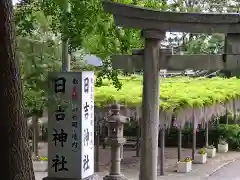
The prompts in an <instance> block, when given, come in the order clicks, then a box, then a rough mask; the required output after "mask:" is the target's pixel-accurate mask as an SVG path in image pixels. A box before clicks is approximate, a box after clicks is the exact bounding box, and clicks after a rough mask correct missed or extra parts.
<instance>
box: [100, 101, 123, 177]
mask: <svg viewBox="0 0 240 180" xmlns="http://www.w3.org/2000/svg"><path fill="white" fill-rule="evenodd" d="M119 112H120V105H118V104H114V105H112V106H111V113H112V114H111V116H110V117H109V118H108V137H107V138H106V142H107V144H109V145H110V146H111V166H110V172H109V175H107V176H105V177H104V178H103V179H104V180H127V178H126V177H125V176H124V175H123V174H121V146H122V145H123V144H124V143H125V142H126V139H125V138H124V137H123V123H125V122H126V117H124V116H121V115H120V113H119Z"/></svg>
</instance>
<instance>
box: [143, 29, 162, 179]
mask: <svg viewBox="0 0 240 180" xmlns="http://www.w3.org/2000/svg"><path fill="white" fill-rule="evenodd" d="M142 35H143V37H144V38H145V49H144V62H143V64H144V66H143V70H144V76H143V102H142V118H143V120H142V121H141V130H142V131H141V141H142V142H141V149H140V152H141V155H140V158H141V163H140V174H139V179H140V180H157V160H158V158H157V157H158V127H159V95H160V92H159V91H160V87H159V86H160V82H159V80H160V77H159V76H160V74H159V73H160V72H159V71H160V61H159V57H160V42H161V40H163V39H164V37H165V33H163V32H156V31H143V32H142Z"/></svg>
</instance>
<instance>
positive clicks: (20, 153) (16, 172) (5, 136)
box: [0, 0, 35, 180]
mask: <svg viewBox="0 0 240 180" xmlns="http://www.w3.org/2000/svg"><path fill="white" fill-rule="evenodd" d="M13 22H14V20H13V6H12V0H0V59H1V62H0V82H1V85H0V107H1V109H0V112H1V116H0V117H1V120H0V133H1V136H0V140H1V148H0V154H1V163H2V168H1V177H2V179H4V180H34V179H35V178H34V173H33V167H32V161H31V156H30V150H29V143H28V139H27V121H24V116H23V93H22V83H21V77H20V66H19V62H18V61H17V59H16V55H15V33H14V30H15V29H14V26H13Z"/></svg>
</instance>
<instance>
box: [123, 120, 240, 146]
mask: <svg viewBox="0 0 240 180" xmlns="http://www.w3.org/2000/svg"><path fill="white" fill-rule="evenodd" d="M136 132H137V131H136V126H135V125H132V126H129V127H127V128H125V129H124V135H125V136H136V135H137V133H136ZM196 134H197V135H196V136H197V138H196V142H197V147H203V146H204V145H205V129H198V130H197V133H196ZM208 134H209V136H208V138H209V145H211V144H213V145H215V146H217V144H218V141H219V138H220V137H221V136H223V138H225V139H226V141H227V142H228V144H229V149H232V150H237V149H240V125H225V124H220V125H219V126H217V127H214V128H209V131H208ZM177 139H178V134H177V129H176V128H172V129H170V130H166V141H165V144H166V146H177ZM191 145H192V129H191V128H185V129H184V130H183V131H182V147H183V148H190V147H191Z"/></svg>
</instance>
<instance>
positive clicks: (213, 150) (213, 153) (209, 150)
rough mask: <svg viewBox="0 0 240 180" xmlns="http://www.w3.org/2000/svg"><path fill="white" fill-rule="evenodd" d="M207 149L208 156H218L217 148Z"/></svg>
mask: <svg viewBox="0 0 240 180" xmlns="http://www.w3.org/2000/svg"><path fill="white" fill-rule="evenodd" d="M205 151H206V152H207V157H208V158H213V157H215V156H216V148H211V149H210V148H206V149H205Z"/></svg>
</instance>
